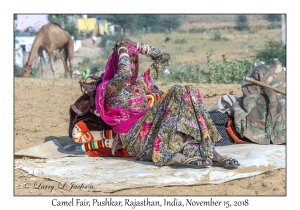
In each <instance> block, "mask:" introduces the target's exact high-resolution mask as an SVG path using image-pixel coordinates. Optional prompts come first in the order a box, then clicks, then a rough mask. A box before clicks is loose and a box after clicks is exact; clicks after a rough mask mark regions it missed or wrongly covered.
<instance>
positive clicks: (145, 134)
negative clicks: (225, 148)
mask: <svg viewBox="0 0 300 210" xmlns="http://www.w3.org/2000/svg"><path fill="white" fill-rule="evenodd" d="M139 54H141V55H146V56H148V57H150V58H151V59H152V60H153V63H152V64H151V65H150V67H149V69H148V70H147V71H145V72H144V73H143V74H141V75H140V74H139V73H140V72H139ZM169 60H170V55H169V54H168V53H166V52H164V51H162V50H159V49H157V48H155V47H152V46H149V45H145V44H143V43H138V42H132V41H131V40H129V39H127V38H123V39H121V40H118V41H117V43H116V45H115V46H114V48H113V53H112V55H111V56H110V58H109V59H108V62H107V66H106V70H105V73H104V77H103V81H102V83H101V84H100V85H99V86H98V87H97V91H96V95H95V107H96V110H97V111H98V113H99V114H100V116H101V118H102V119H103V121H104V122H106V123H107V124H108V125H110V126H111V127H112V130H113V132H114V133H115V134H116V135H115V136H114V141H113V145H112V153H114V151H118V150H119V149H122V148H125V149H126V151H127V152H128V154H129V156H133V157H134V158H135V159H136V160H141V161H153V163H154V164H155V165H156V166H158V167H161V166H171V165H174V166H175V167H191V168H202V167H207V166H210V165H218V166H222V167H225V168H235V167H237V166H239V163H238V161H236V160H234V159H232V158H227V157H223V156H221V155H220V154H219V153H217V152H216V151H215V148H214V142H217V141H219V140H220V139H221V137H220V135H219V133H218V131H217V129H216V127H215V125H214V124H213V122H212V120H211V118H210V116H209V114H208V112H207V111H206V109H205V107H204V105H203V103H202V97H201V94H200V92H199V90H197V88H195V87H193V86H184V87H183V86H179V85H175V86H173V87H171V88H170V89H169V90H168V91H167V92H166V93H164V94H163V95H162V96H161V98H159V100H158V101H156V102H155V103H154V104H153V106H152V107H151V108H150V106H149V105H148V103H147V98H146V95H147V94H150V93H151V92H152V91H153V89H154V80H156V79H158V77H159V76H160V75H161V74H162V73H163V72H164V71H165V70H166V68H167V67H168V65H169Z"/></svg>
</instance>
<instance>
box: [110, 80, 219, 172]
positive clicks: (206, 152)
mask: <svg viewBox="0 0 300 210" xmlns="http://www.w3.org/2000/svg"><path fill="white" fill-rule="evenodd" d="M220 139H221V137H220V135H219V133H218V131H217V129H216V127H215V125H214V124H213V122H212V120H211V118H210V115H209V113H208V112H207V111H206V109H205V107H204V105H203V103H202V97H201V94H200V92H199V90H197V88H195V87H193V86H184V87H183V86H179V85H175V86H173V87H171V88H170V89H169V91H167V92H166V93H165V94H164V95H163V96H162V98H161V99H160V101H158V102H157V103H156V104H154V105H153V106H152V107H151V109H150V110H149V111H148V112H147V113H146V114H145V115H144V116H143V117H142V118H141V119H140V120H139V121H138V122H137V123H136V124H134V125H133V127H132V128H131V129H130V131H129V132H127V133H124V134H120V135H119V138H118V139H116V140H115V142H114V144H115V148H116V149H117V148H120V147H121V146H125V148H126V150H127V152H128V153H129V154H130V156H135V158H136V159H137V160H142V161H153V162H154V164H155V165H156V166H159V167H161V166H163V165H165V164H166V163H167V162H169V161H170V160H171V159H172V158H173V157H174V156H175V154H176V153H182V154H183V155H184V156H186V157H188V158H190V157H194V156H200V157H202V158H203V160H204V161H205V162H206V163H211V161H212V160H211V159H212V156H213V151H214V143H215V142H218V141H219V140H220Z"/></svg>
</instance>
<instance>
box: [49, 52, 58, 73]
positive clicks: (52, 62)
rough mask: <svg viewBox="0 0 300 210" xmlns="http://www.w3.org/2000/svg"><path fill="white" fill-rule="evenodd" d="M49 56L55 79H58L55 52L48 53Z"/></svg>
mask: <svg viewBox="0 0 300 210" xmlns="http://www.w3.org/2000/svg"><path fill="white" fill-rule="evenodd" d="M48 55H49V60H50V64H51V71H52V72H53V77H54V79H56V77H55V66H54V54H53V52H48Z"/></svg>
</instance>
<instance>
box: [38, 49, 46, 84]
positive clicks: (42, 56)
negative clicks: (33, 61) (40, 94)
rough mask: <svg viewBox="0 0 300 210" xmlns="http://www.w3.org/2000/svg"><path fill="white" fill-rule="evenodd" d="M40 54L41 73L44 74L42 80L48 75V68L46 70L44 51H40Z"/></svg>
mask: <svg viewBox="0 0 300 210" xmlns="http://www.w3.org/2000/svg"><path fill="white" fill-rule="evenodd" d="M38 54H39V56H40V62H41V72H42V75H41V78H43V79H44V76H45V73H46V68H45V65H44V61H45V58H44V54H43V50H42V49H39V50H38Z"/></svg>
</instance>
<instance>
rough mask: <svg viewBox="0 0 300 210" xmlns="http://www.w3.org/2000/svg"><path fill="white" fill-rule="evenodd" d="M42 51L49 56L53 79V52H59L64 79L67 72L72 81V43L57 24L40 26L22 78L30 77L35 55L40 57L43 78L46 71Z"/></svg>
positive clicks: (22, 72)
mask: <svg viewBox="0 0 300 210" xmlns="http://www.w3.org/2000/svg"><path fill="white" fill-rule="evenodd" d="M43 50H45V51H46V52H47V53H48V55H49V60H50V64H51V71H52V72H53V76H54V79H55V78H56V76H55V69H54V52H53V51H54V50H59V54H60V56H61V59H62V61H63V65H64V69H65V74H64V77H65V78H67V76H68V72H69V73H70V77H71V79H72V72H73V69H74V68H73V58H74V41H73V39H72V37H71V36H70V34H69V33H68V32H67V31H65V30H64V29H62V28H61V26H60V25H59V24H57V23H53V24H46V25H44V26H42V27H41V28H40V30H39V32H38V34H37V36H36V38H35V40H34V42H33V44H32V48H31V50H30V52H29V56H28V60H27V62H26V64H25V65H24V67H23V69H22V70H21V76H22V77H30V73H31V66H32V63H33V61H34V59H35V58H36V55H37V53H38V55H39V56H40V59H41V60H40V61H41V70H42V78H44V75H45V72H46V69H45V66H44V56H43ZM67 60H68V61H69V64H70V70H69V69H68V65H67Z"/></svg>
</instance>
